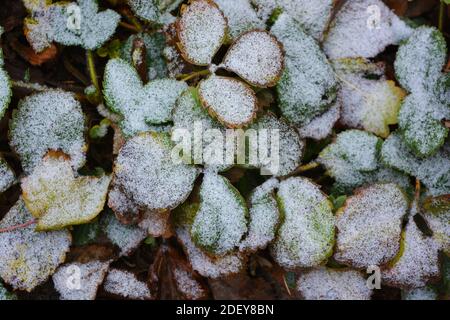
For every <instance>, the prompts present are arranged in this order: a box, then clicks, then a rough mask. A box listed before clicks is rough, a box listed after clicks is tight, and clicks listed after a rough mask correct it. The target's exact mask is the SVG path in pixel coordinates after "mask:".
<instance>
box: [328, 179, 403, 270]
mask: <svg viewBox="0 0 450 320" xmlns="http://www.w3.org/2000/svg"><path fill="white" fill-rule="evenodd" d="M407 210H408V199H407V198H406V195H405V194H404V192H403V191H402V190H401V189H400V188H399V187H398V186H397V185H396V184H393V183H386V184H374V185H371V186H369V187H367V188H364V189H360V190H358V191H356V193H355V194H354V195H353V196H351V197H349V198H348V199H347V201H346V202H345V206H344V207H343V208H342V209H340V210H339V212H338V214H337V218H336V227H337V231H338V232H337V234H338V236H337V241H336V252H335V254H334V258H335V259H336V260H337V261H338V262H340V263H343V264H347V265H350V266H353V267H355V268H365V267H369V266H372V265H383V264H386V263H388V262H389V261H390V260H392V259H393V258H394V257H395V256H396V255H397V253H398V251H399V249H400V234H401V232H402V219H403V217H404V216H405V215H406V214H407Z"/></svg>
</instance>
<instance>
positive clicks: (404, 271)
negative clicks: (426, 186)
mask: <svg viewBox="0 0 450 320" xmlns="http://www.w3.org/2000/svg"><path fill="white" fill-rule="evenodd" d="M413 206H415V204H414V205H413ZM414 213H416V210H415V209H414V207H413V209H412V212H411V216H410V218H409V221H408V224H407V225H406V229H405V230H404V231H403V233H402V240H401V241H402V244H401V250H400V252H399V254H398V256H397V257H396V258H395V259H394V261H393V262H392V264H391V265H390V266H389V267H388V268H386V269H384V270H382V273H381V281H382V282H383V283H385V284H387V285H389V286H393V287H400V288H404V289H411V288H420V287H424V286H425V285H426V284H427V283H428V282H429V281H431V280H433V279H436V278H438V277H439V275H440V271H439V247H440V246H439V245H438V244H437V243H436V242H435V240H434V239H433V238H430V237H426V236H424V235H423V234H422V232H421V231H420V230H419V228H418V227H417V225H416V223H415V222H414V219H413V216H414Z"/></svg>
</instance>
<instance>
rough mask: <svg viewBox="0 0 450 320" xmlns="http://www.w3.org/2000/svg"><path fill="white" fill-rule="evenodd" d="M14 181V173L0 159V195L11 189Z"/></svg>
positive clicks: (0, 158) (3, 160)
mask: <svg viewBox="0 0 450 320" xmlns="http://www.w3.org/2000/svg"><path fill="white" fill-rule="evenodd" d="M15 181H16V175H15V174H14V171H13V170H12V169H11V168H10V167H9V165H8V163H7V162H6V161H5V159H3V158H2V157H0V193H1V192H3V191H5V190H6V189H8V188H9V187H11V186H12V185H13V184H14V182H15Z"/></svg>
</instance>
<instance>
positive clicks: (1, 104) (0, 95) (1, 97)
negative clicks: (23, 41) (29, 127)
mask: <svg viewBox="0 0 450 320" xmlns="http://www.w3.org/2000/svg"><path fill="white" fill-rule="evenodd" d="M2 33H3V28H2V26H0V37H1V35H2ZM3 63H4V62H3V52H2V49H1V48H0V119H1V118H3V115H4V114H5V111H6V108H7V107H8V104H9V101H10V100H11V95H12V91H11V84H10V80H9V76H8V73H6V71H5V70H4V69H3Z"/></svg>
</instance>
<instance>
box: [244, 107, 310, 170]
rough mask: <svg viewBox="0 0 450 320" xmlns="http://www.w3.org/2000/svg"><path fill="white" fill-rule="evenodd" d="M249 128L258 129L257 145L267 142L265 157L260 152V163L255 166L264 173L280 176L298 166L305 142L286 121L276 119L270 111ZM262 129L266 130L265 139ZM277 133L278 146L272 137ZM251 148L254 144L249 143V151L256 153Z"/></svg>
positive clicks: (260, 145)
mask: <svg viewBox="0 0 450 320" xmlns="http://www.w3.org/2000/svg"><path fill="white" fill-rule="evenodd" d="M249 128H250V129H254V130H257V131H258V134H259V137H258V145H259V147H262V146H263V143H267V147H268V150H269V152H268V154H267V155H266V158H267V159H264V155H263V152H260V153H259V161H260V163H259V164H257V167H260V168H261V169H263V170H265V171H266V172H264V174H272V175H274V176H277V177H282V176H286V175H288V174H290V173H292V172H293V171H295V169H297V168H298V167H299V166H300V164H301V159H302V156H303V151H304V148H305V143H304V141H303V140H302V139H301V138H300V136H299V134H298V133H297V131H296V130H295V129H294V128H293V127H291V126H290V125H289V124H288V123H287V122H285V121H284V120H282V119H278V118H277V117H276V116H275V115H273V114H272V113H266V114H264V115H263V116H261V117H259V118H258V120H256V121H255V123H253V124H252V125H251V126H250V127H249ZM263 130H267V140H265V139H264V135H263ZM277 134H278V141H277V142H278V147H277V144H276V141H274V140H273V139H274V137H275V138H276V137H277ZM274 142H275V143H274ZM269 147H270V148H269ZM253 148H255V149H256V146H254V145H252V144H250V145H249V149H250V152H252V151H253V152H254V153H255V154H256V152H257V150H255V149H253Z"/></svg>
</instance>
